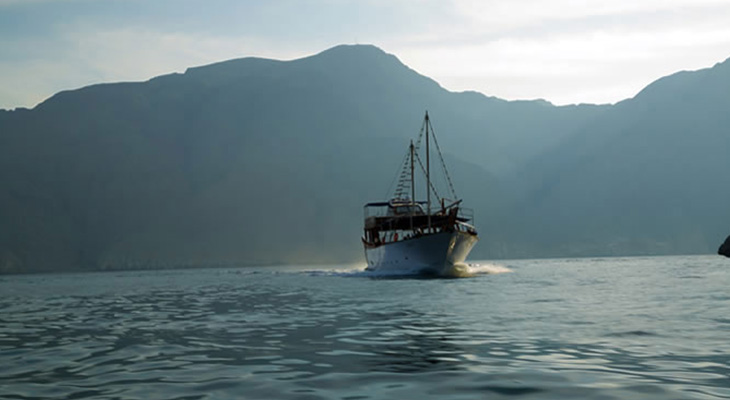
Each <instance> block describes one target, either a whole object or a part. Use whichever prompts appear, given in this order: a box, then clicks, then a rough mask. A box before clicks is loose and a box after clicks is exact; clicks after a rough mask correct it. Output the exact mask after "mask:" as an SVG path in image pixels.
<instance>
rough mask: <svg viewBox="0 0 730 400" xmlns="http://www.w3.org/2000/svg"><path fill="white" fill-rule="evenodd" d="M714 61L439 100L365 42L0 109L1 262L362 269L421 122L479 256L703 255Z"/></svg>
mask: <svg viewBox="0 0 730 400" xmlns="http://www.w3.org/2000/svg"><path fill="white" fill-rule="evenodd" d="M725 64H727V63H725ZM725 64H722V65H718V66H716V67H715V68H713V69H711V70H706V71H699V72H695V73H680V74H677V75H676V76H671V77H667V78H664V79H662V80H659V81H657V82H656V83H654V84H653V85H651V86H649V87H647V89H646V90H645V91H644V92H642V93H641V94H640V95H639V96H637V97H636V98H635V99H632V100H628V101H625V102H622V103H619V104H617V105H616V106H591V105H581V106H568V107H555V106H553V105H551V104H550V103H547V102H545V101H517V102H510V101H504V100H500V99H496V98H491V97H486V96H483V95H481V94H478V93H473V92H467V93H452V92H449V91H446V90H444V89H443V88H441V87H440V86H439V85H438V84H437V83H436V82H434V81H433V80H431V79H429V78H426V77H424V76H422V75H419V74H418V73H416V72H414V71H413V70H411V69H409V68H408V67H406V66H404V65H403V64H402V63H400V62H399V61H398V59H397V58H396V57H394V56H392V55H389V54H386V53H384V52H382V51H381V50H379V49H377V48H375V47H372V46H339V47H335V48H333V49H330V50H327V51H325V52H323V53H320V54H318V55H315V56H312V57H308V58H303V59H299V60H294V61H286V62H284V61H275V60H264V59H257V58H244V59H239V60H231V61H226V62H222V63H218V64H213V65H208V66H203V67H197V68H191V69H189V70H187V71H186V72H185V73H184V74H172V75H166V76H161V77H157V78H154V79H151V80H150V81H147V82H137V83H114V84H103V85H94V86H89V87H86V88H82V89H78V90H73V91H66V92H61V93H58V94H57V95H55V96H53V97H51V98H50V99H48V100H47V101H45V102H43V103H42V104H40V105H38V106H37V107H35V108H34V109H32V110H25V109H18V110H14V111H2V110H0V185H1V186H2V188H3V190H1V191H0V226H2V227H3V228H2V229H0V268H1V269H2V270H5V271H30V270H61V269H79V268H81V269H92V270H93V269H100V268H126V267H136V266H149V265H152V266H154V265H159V266H182V265H192V264H215V263H277V262H282V263H292V262H297V263H307V262H342V261H359V260H362V249H361V245H360V241H359V237H360V230H361V225H362V220H361V217H362V208H361V207H362V205H363V204H364V203H365V202H367V201H373V200H381V199H383V198H384V197H385V196H386V194H387V193H386V192H387V189H388V185H389V183H390V182H391V181H392V179H393V177H394V175H395V173H396V172H397V168H398V166H399V163H400V161H401V160H402V157H403V154H404V152H405V150H406V147H407V145H408V140H409V139H410V138H414V137H416V136H417V134H418V130H419V128H420V126H421V119H422V117H423V113H424V111H425V110H426V109H428V110H429V111H430V114H431V116H432V120H433V124H434V128H435V129H436V133H437V135H438V137H439V143H440V145H441V148H442V149H443V150H444V151H445V153H446V158H447V163H448V164H449V167H450V169H451V174H452V175H453V176H454V178H455V181H456V182H455V184H456V189H457V192H458V193H459V194H460V195H461V196H462V197H464V198H465V201H466V203H467V205H468V206H472V207H474V208H475V211H476V217H477V226H478V228H479V229H480V232H481V234H482V235H481V236H482V242H481V243H480V244H479V245H478V246H477V248H476V249H475V254H474V255H475V257H477V258H480V257H483V258H487V257H509V256H523V255H528V256H541V255H560V254H565V255H570V254H581V255H588V254H604V253H606V248H608V247H607V246H609V245H610V246H612V247H610V248H611V249H612V251H614V250H615V252H621V251H637V252H655V251H659V252H673V251H677V249H676V248H671V246H669V247H668V245H665V244H664V243H681V244H683V245H685V247H684V248H682V249H681V250H682V251H689V252H694V251H704V249H705V247H706V246H708V245H710V244H711V245H712V246H713V249H714V247H716V246H717V243H716V242H717V238H714V237H712V236H713V235H715V234H716V231H718V230H720V229H721V228H723V226H722V225H723V223H724V222H726V221H727V218H725V219H724V220H723V219H720V217H722V216H723V215H726V214H721V213H722V212H725V210H721V209H720V208H722V207H724V205H725V204H728V202H727V200H728V198H727V191H726V190H725V189H724V188H722V189H720V188H718V187H719V186H722V180H720V178H719V175H718V174H719V173H722V171H727V170H728V169H727V156H726V155H724V154H721V153H722V152H723V150H724V149H727V148H728V146H727V144H728V143H727V140H728V139H727V138H728V135H727V134H725V135H724V136H723V135H722V134H721V133H720V132H722V129H723V128H725V129H726V127H727V126H728V125H727V122H728V121H727V118H728V117H727V109H728V108H727V105H728V95H727V93H730V92H729V91H728V90H727V89H728V87H727V83H728V79H730V74H729V73H728V72H727V66H725ZM722 85H724V86H722ZM723 144H725V146H723ZM723 166H724V167H725V168H724V169H722V167H723ZM674 183H676V186H675V185H674ZM725 186H726V185H725ZM723 196H725V197H723ZM667 213H669V214H668V215H667ZM716 213H717V214H716ZM713 216H714V217H713ZM622 221H623V222H622ZM721 236H722V235H721ZM667 237H671V241H669V240H667V239H666V238H667ZM657 244H658V245H657ZM713 251H714V250H713Z"/></svg>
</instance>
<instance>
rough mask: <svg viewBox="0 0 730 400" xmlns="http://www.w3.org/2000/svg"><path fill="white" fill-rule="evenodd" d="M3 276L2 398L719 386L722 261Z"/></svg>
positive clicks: (728, 322) (725, 324)
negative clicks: (462, 272)
mask: <svg viewBox="0 0 730 400" xmlns="http://www.w3.org/2000/svg"><path fill="white" fill-rule="evenodd" d="M479 264H480V265H473V264H472V265H470V266H469V268H470V273H469V274H467V275H466V277H463V278H459V279H422V278H420V277H388V276H380V275H377V274H371V273H366V272H363V271H362V267H344V266H339V267H317V266H310V267H266V268H264V267H261V268H229V269H187V270H177V271H170V270H166V271H145V272H106V273H86V274H52V275H25V276H23V275H18V276H4V277H0V398H3V399H87V398H95V399H235V398H240V399H385V398H388V399H482V398H489V399H501V398H525V399H588V398H596V399H599V398H600V399H716V398H729V397H730V260H728V259H724V258H721V257H719V256H687V257H647V258H596V259H563V260H514V261H503V262H496V263H494V262H493V263H488V262H480V263H479Z"/></svg>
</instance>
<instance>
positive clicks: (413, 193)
mask: <svg viewBox="0 0 730 400" xmlns="http://www.w3.org/2000/svg"><path fill="white" fill-rule="evenodd" d="M411 203H412V204H411V206H410V214H411V230H413V213H414V211H413V210H414V207H415V204H416V182H415V180H414V179H413V139H411Z"/></svg>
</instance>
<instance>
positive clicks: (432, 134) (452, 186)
mask: <svg viewBox="0 0 730 400" xmlns="http://www.w3.org/2000/svg"><path fill="white" fill-rule="evenodd" d="M429 124H430V123H429ZM431 137H433V142H434V143H436V151H438V153H439V159H440V160H441V167H442V168H443V170H444V175H446V181H447V182H448V183H449V189H451V194H452V195H453V196H454V200H456V199H458V197H457V196H456V191H455V190H454V184H453V183H451V176H449V171H448V170H447V169H446V162H444V157H443V155H441V148H440V147H439V142H438V140H436V132H434V130H433V125H431Z"/></svg>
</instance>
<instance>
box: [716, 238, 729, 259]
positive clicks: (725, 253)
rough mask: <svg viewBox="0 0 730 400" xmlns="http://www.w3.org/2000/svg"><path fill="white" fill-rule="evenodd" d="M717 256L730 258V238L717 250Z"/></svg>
mask: <svg viewBox="0 0 730 400" xmlns="http://www.w3.org/2000/svg"><path fill="white" fill-rule="evenodd" d="M717 254H720V255H723V256H725V257H730V236H728V237H727V239H725V243H723V244H722V245H721V246H720V248H719V249H717Z"/></svg>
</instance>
